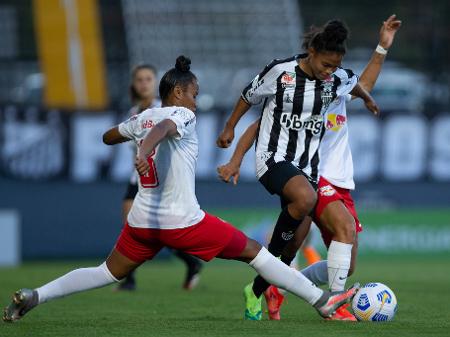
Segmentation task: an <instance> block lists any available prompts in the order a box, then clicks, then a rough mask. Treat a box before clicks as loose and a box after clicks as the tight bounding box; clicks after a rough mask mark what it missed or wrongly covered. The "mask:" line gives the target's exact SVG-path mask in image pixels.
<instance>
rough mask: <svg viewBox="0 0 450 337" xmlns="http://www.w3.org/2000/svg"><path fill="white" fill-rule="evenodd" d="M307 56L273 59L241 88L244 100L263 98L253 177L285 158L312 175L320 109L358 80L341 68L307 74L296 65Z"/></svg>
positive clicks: (315, 172) (320, 123)
mask: <svg viewBox="0 0 450 337" xmlns="http://www.w3.org/2000/svg"><path fill="white" fill-rule="evenodd" d="M306 56H307V54H302V55H295V56H293V57H290V58H288V59H284V60H274V61H272V62H271V63H270V64H269V65H267V66H266V67H265V68H264V70H263V71H262V72H261V73H260V74H259V75H258V76H256V77H255V79H254V80H253V81H252V82H251V83H250V84H249V85H248V86H247V87H246V88H245V89H244V91H243V92H242V99H243V100H244V101H246V102H247V103H248V104H252V105H255V104H260V103H261V102H263V101H264V105H263V108H262V116H261V124H260V126H259V131H258V138H257V144H256V176H257V177H258V179H259V178H261V177H262V175H263V174H264V173H266V171H267V170H268V168H269V167H270V166H271V165H273V164H274V163H276V162H280V161H289V162H292V164H293V165H295V166H296V167H298V168H299V169H301V170H302V171H303V173H304V174H305V175H307V176H308V177H310V178H311V179H312V180H313V181H317V175H318V165H319V151H318V150H319V145H320V141H321V140H322V137H323V135H324V133H325V128H324V120H323V118H324V113H325V111H326V110H327V108H328V106H329V105H330V103H331V102H332V101H333V100H334V99H335V98H336V97H338V96H344V95H347V94H348V93H349V92H350V91H351V90H352V89H353V87H354V86H355V85H356V83H357V81H358V78H357V76H356V75H354V74H353V72H352V71H351V70H344V69H342V68H338V70H337V71H336V72H334V73H333V74H332V75H331V76H330V77H329V78H328V79H326V80H323V81H321V80H318V79H315V78H311V77H309V76H308V75H307V74H306V73H305V72H304V71H303V70H301V69H300V66H299V61H300V59H301V58H304V57H306Z"/></svg>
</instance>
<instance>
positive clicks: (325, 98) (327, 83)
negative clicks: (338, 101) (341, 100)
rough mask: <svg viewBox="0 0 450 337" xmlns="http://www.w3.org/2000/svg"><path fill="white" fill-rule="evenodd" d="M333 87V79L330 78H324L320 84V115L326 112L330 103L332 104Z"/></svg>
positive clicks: (333, 96)
mask: <svg viewBox="0 0 450 337" xmlns="http://www.w3.org/2000/svg"><path fill="white" fill-rule="evenodd" d="M333 86H334V77H332V76H330V77H328V78H326V79H325V80H324V81H323V82H322V92H321V93H320V98H321V99H322V111H321V112H322V113H324V112H325V111H327V109H328V107H329V106H330V104H331V102H333V99H334V98H335V95H334V94H333Z"/></svg>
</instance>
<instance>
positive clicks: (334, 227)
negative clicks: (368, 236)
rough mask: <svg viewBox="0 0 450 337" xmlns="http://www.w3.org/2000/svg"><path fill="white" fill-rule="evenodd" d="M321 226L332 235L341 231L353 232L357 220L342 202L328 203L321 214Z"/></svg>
mask: <svg viewBox="0 0 450 337" xmlns="http://www.w3.org/2000/svg"><path fill="white" fill-rule="evenodd" d="M319 220H320V225H321V226H324V227H325V228H326V229H327V230H329V231H330V232H332V233H336V232H338V231H340V230H346V229H347V228H349V230H353V231H354V228H355V219H354V218H353V215H352V214H351V213H350V211H349V210H348V209H347V207H346V206H345V204H344V203H343V202H342V201H341V200H335V201H332V202H330V203H328V204H327V205H326V206H325V208H324V209H323V211H322V213H321V214H320V218H319Z"/></svg>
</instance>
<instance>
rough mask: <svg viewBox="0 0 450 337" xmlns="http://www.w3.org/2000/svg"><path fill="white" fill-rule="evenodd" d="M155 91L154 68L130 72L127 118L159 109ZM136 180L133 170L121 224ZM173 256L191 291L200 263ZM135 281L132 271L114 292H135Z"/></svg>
mask: <svg viewBox="0 0 450 337" xmlns="http://www.w3.org/2000/svg"><path fill="white" fill-rule="evenodd" d="M155 89H156V68H155V67H154V66H152V65H150V64H141V65H138V66H136V67H135V68H134V69H133V71H132V72H131V84H130V98H131V101H132V102H133V104H134V106H133V107H132V108H131V109H130V111H129V116H127V118H128V117H132V116H135V115H137V114H140V113H141V112H142V111H144V110H146V109H150V108H155V107H160V106H161V101H160V100H159V99H158V98H156V97H155V96H156V95H155ZM133 151H136V147H135V146H134V145H133ZM138 179H139V176H138V174H137V172H136V171H135V170H134V171H133V173H132V175H131V177H130V180H129V182H128V186H127V190H126V193H125V195H124V198H123V203H122V217H123V223H126V222H127V216H128V213H129V212H130V209H131V206H132V205H133V200H134V198H135V196H136V194H137V192H138ZM173 253H174V254H175V256H177V257H178V258H180V259H181V260H182V261H183V262H184V263H185V264H186V267H187V272H186V278H185V281H184V283H183V288H184V289H186V290H192V289H193V288H194V287H195V286H196V285H197V283H198V281H199V273H200V270H201V268H202V264H201V262H200V261H199V260H198V259H197V258H195V257H193V256H191V255H189V254H185V253H183V252H180V251H177V250H175V251H173ZM135 289H136V279H135V277H134V271H132V272H131V273H130V274H128V276H127V277H126V278H125V280H124V281H123V282H121V283H120V284H119V285H118V286H117V288H116V290H135Z"/></svg>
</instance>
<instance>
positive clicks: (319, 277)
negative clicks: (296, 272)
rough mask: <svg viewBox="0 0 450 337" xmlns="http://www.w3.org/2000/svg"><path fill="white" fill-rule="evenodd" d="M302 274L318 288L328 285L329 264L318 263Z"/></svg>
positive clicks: (324, 262) (305, 269)
mask: <svg viewBox="0 0 450 337" xmlns="http://www.w3.org/2000/svg"><path fill="white" fill-rule="evenodd" d="M300 272H301V273H302V274H303V275H305V277H306V278H307V279H308V280H310V281H311V282H313V283H314V284H315V285H317V286H321V285H324V284H327V283H328V262H327V261H326V260H325V261H319V262H316V263H314V264H312V265H310V266H308V267H306V268H304V269H302V270H300Z"/></svg>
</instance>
